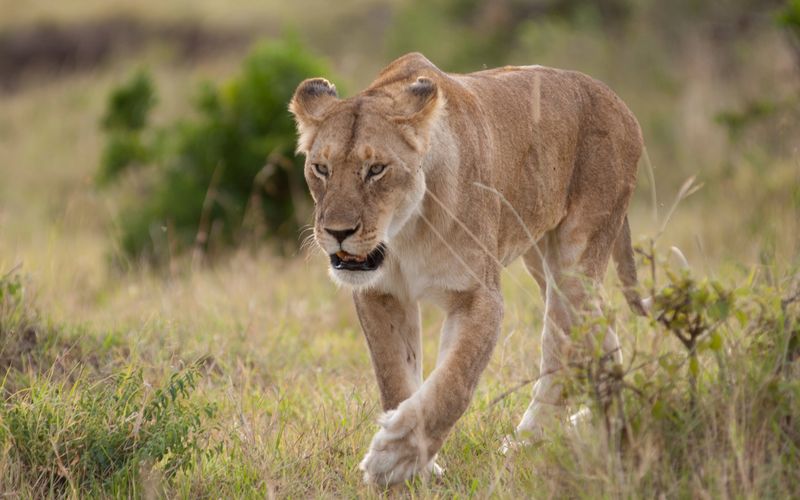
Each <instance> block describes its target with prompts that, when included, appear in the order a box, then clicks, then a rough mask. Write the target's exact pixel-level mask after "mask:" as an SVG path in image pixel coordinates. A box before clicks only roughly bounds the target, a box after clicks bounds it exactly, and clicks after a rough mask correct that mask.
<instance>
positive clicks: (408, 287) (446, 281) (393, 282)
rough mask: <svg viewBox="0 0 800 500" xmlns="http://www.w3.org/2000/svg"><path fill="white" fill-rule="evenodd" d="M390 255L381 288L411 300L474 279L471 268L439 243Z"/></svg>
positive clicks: (429, 296) (432, 295)
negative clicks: (438, 245)
mask: <svg viewBox="0 0 800 500" xmlns="http://www.w3.org/2000/svg"><path fill="white" fill-rule="evenodd" d="M445 250H447V249H446V248H445ZM392 257H393V258H392V259H391V265H390V269H389V272H387V273H386V274H385V275H384V279H383V280H382V281H383V283H382V288H384V289H385V291H387V292H389V293H392V294H397V295H404V296H407V297H408V298H410V299H411V300H421V299H435V298H436V297H437V296H438V295H440V294H441V293H443V292H447V291H455V290H466V289H468V288H469V287H470V286H471V284H473V283H475V276H474V274H475V272H474V270H472V269H471V268H469V267H468V266H467V265H466V262H463V263H462V262H461V259H459V258H456V257H454V256H453V254H452V252H450V251H445V252H443V251H442V248H441V247H438V248H437V247H426V246H420V247H417V248H409V249H403V251H400V252H396V253H395V254H394V255H393V256H392Z"/></svg>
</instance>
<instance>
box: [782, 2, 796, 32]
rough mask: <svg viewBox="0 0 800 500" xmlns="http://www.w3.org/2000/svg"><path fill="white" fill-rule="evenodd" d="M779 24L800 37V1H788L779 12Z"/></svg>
mask: <svg viewBox="0 0 800 500" xmlns="http://www.w3.org/2000/svg"><path fill="white" fill-rule="evenodd" d="M778 24H780V25H781V26H784V27H786V28H787V29H789V30H791V31H793V32H794V33H795V34H797V35H800V0H787V1H786V5H784V6H783V8H782V9H781V10H780V11H779V12H778Z"/></svg>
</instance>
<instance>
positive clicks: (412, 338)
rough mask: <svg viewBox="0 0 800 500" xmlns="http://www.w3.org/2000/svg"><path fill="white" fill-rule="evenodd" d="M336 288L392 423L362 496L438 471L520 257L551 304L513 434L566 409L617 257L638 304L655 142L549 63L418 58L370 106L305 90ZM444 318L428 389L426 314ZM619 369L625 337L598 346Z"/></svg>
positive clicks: (304, 117) (605, 97)
mask: <svg viewBox="0 0 800 500" xmlns="http://www.w3.org/2000/svg"><path fill="white" fill-rule="evenodd" d="M290 110H291V112H292V113H293V114H294V116H295V119H296V121H297V128H298V136H299V138H298V147H297V149H298V151H299V152H301V153H303V154H305V156H306V163H305V178H306V180H307V182H308V186H309V188H310V191H311V195H312V197H313V199H314V203H315V220H314V222H315V227H314V235H315V237H316V240H317V242H318V244H319V245H320V246H321V247H322V249H323V250H324V251H325V252H326V253H327V254H328V255H329V256H330V265H331V267H330V274H331V276H332V278H333V280H334V281H336V282H337V283H340V284H342V285H347V286H350V287H352V289H353V299H354V301H355V306H356V310H357V312H358V317H359V320H360V322H361V326H362V328H363V330H364V335H365V336H366V339H367V344H368V346H369V350H370V354H371V356H372V364H373V367H374V369H375V374H376V376H377V379H378V387H379V389H380V395H381V402H382V405H383V409H384V411H385V413H384V414H383V415H382V416H381V418H380V419H379V424H380V430H378V432H377V433H376V434H375V436H374V438H373V439H372V443H371V445H370V448H369V451H368V452H367V454H366V456H365V457H364V459H363V461H362V462H361V465H360V467H361V469H362V470H363V471H364V477H365V479H366V481H367V482H375V483H379V484H391V483H397V482H403V481H405V480H407V479H409V478H411V477H412V476H413V475H415V474H422V475H427V474H429V473H430V472H432V471H433V472H436V471H438V466H436V464H435V463H434V458H435V457H436V453H437V451H438V450H439V448H440V447H441V446H442V442H443V441H444V439H445V437H446V436H447V434H448V433H449V432H450V430H451V429H452V428H453V425H454V424H455V422H456V420H458V418H459V417H460V416H461V415H462V414H463V413H464V411H465V410H466V408H467V406H468V405H469V402H470V399H471V398H472V395H473V392H474V391H475V386H476V385H477V383H478V379H479V378H480V375H481V372H482V371H483V370H484V368H485V367H486V365H487V363H488V362H489V358H490V356H491V353H492V349H493V347H494V345H495V342H496V340H497V336H498V334H499V332H500V323H501V318H502V316H503V298H502V296H501V293H500V272H501V270H502V268H503V267H504V266H506V265H508V264H509V263H511V262H512V261H513V260H515V259H516V258H517V257H519V256H522V258H523V260H524V262H525V265H526V267H527V269H528V271H529V272H530V273H531V274H532V275H533V277H534V278H535V279H536V281H537V282H538V284H539V287H540V288H541V291H542V294H543V296H544V299H545V302H546V318H545V321H544V331H543V333H542V357H541V364H540V366H539V370H540V378H539V379H538V381H537V382H536V384H535V386H534V388H533V400H532V402H531V404H530V406H529V407H528V409H527V411H526V412H525V415H524V416H523V418H522V421H521V422H520V424H519V426H518V427H517V436H526V435H530V434H531V433H532V434H534V435H536V434H539V435H540V434H541V433H542V430H543V426H544V425H545V423H546V421H547V420H548V419H553V414H554V413H555V412H556V411H557V410H558V408H559V407H560V406H563V403H562V401H561V400H560V398H561V393H562V391H561V390H560V388H559V387H558V384H557V383H555V381H554V378H553V377H554V375H555V373H556V372H557V371H558V369H559V367H560V366H562V364H563V363H564V361H565V359H564V358H565V352H566V347H567V346H568V344H569V341H568V336H567V333H568V332H569V331H570V328H571V326H572V325H573V323H574V322H575V321H576V319H577V318H578V316H579V314H581V312H583V311H588V310H596V305H590V304H589V302H588V301H587V300H586V299H587V287H586V284H587V280H588V281H589V282H599V281H600V280H601V279H602V277H603V275H604V273H605V270H606V265H607V263H608V259H609V256H613V257H614V260H615V261H616V263H617V271H618V273H619V276H620V278H621V281H622V283H623V286H624V290H625V292H626V297H627V299H628V301H629V302H630V303H631V305H632V306H633V307H634V308H635V309H636V310H639V311H641V310H642V302H641V301H640V299H639V297H638V295H637V294H636V292H635V291H634V286H635V285H636V269H635V266H634V259H633V251H632V250H631V243H630V230H629V227H628V221H627V216H626V212H627V208H628V202H629V200H630V198H631V193H632V192H633V190H634V185H635V183H636V173H637V161H638V160H639V156H640V155H641V152H642V135H641V131H640V129H639V125H638V124H637V122H636V119H635V118H634V117H633V115H632V114H631V112H630V110H628V108H627V107H626V106H625V104H624V103H623V102H622V101H621V100H620V99H619V98H618V97H617V96H616V95H615V94H614V93H613V92H612V91H611V90H609V88H608V87H606V86H605V85H603V84H602V83H600V82H598V81H596V80H593V79H591V78H589V77H588V76H585V75H583V74H580V73H576V72H572V71H562V70H558V69H551V68H545V67H540V66H522V67H516V66H515V67H510V66H508V67H504V68H498V69H490V70H486V71H479V72H477V73H470V74H467V75H460V74H451V73H445V72H443V71H441V70H439V69H438V68H437V67H436V66H434V65H433V64H432V63H431V62H430V61H428V60H427V59H426V58H425V57H424V56H423V55H421V54H418V53H413V54H408V55H405V56H403V57H401V58H399V59H397V60H396V61H394V62H392V63H391V64H390V65H389V66H387V67H386V68H385V69H384V70H383V71H381V73H380V74H379V75H378V77H377V79H376V80H375V81H374V82H373V83H372V84H371V85H370V86H369V87H368V88H367V89H366V90H364V91H363V92H361V93H359V94H358V95H356V96H354V97H351V98H348V99H340V98H339V97H338V96H337V93H336V89H335V87H334V86H333V85H332V84H331V83H329V82H328V81H327V80H325V79H322V78H314V79H309V80H305V81H304V82H302V83H301V84H300V86H299V87H298V88H297V90H296V92H295V94H294V97H293V98H292V101H291V104H290ZM423 299H424V300H429V301H432V302H433V303H435V304H437V305H439V306H440V307H442V308H443V310H444V311H445V312H446V314H447V319H446V320H445V322H444V326H443V328H442V333H441V341H440V342H441V343H440V349H439V354H438V358H437V360H436V369H435V370H434V371H433V373H431V375H430V377H428V379H427V380H425V381H424V382H423V380H422V357H421V340H420V317H419V306H418V301H420V300H423ZM598 342H601V343H602V346H603V348H604V349H605V350H606V351H607V352H610V353H614V356H618V355H619V343H618V339H617V336H616V335H615V334H614V332H613V331H608V332H604V333H603V338H601V339H598Z"/></svg>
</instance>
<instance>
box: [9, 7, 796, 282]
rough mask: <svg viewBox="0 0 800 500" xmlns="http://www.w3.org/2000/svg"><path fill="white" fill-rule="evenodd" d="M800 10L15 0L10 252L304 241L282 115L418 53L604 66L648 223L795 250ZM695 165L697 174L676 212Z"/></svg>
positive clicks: (704, 247)
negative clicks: (627, 111)
mask: <svg viewBox="0 0 800 500" xmlns="http://www.w3.org/2000/svg"><path fill="white" fill-rule="evenodd" d="M799 5H800V4H798V2H797V1H788V2H787V1H786V0H766V1H764V0H762V1H756V0H726V1H723V2H701V1H696V0H678V1H675V2H669V3H668V4H667V3H664V2H657V1H654V0H600V1H586V0H527V1H523V0H497V1H479V0H433V1H422V0H402V1H401V0H343V1H340V2H337V3H336V6H335V7H332V6H331V5H330V4H329V2H322V1H314V0H308V1H300V2H288V3H287V2H262V1H259V2H254V1H245V2H239V3H237V5H236V7H235V8H233V7H231V6H229V5H227V4H225V3H223V2H215V1H211V0H201V1H193V2H154V1H149V0H146V1H137V2H121V1H116V2H99V1H92V0H77V1H74V2H69V3H68V4H67V3H52V2H43V1H40V2H26V3H24V4H20V3H19V2H12V1H6V0H3V1H2V2H0V9H1V11H2V16H0V99H1V101H0V102H2V106H1V107H0V152H1V154H0V169H2V171H1V173H2V176H3V179H4V180H3V182H2V184H0V228H1V229H2V233H3V234H2V241H0V252H2V253H0V256H2V260H3V262H4V264H6V265H9V263H13V262H15V261H16V260H20V259H23V258H27V259H35V258H36V256H37V255H40V254H41V253H42V252H46V253H50V254H53V253H55V254H57V255H58V256H57V257H55V258H56V259H58V258H64V257H65V258H68V259H69V260H70V267H74V266H80V265H82V264H81V262H84V263H85V264H84V265H86V266H87V270H88V269H91V270H92V274H96V273H98V272H99V271H98V268H97V265H98V264H100V263H104V264H109V266H108V269H110V270H111V271H110V272H116V271H119V270H123V271H124V270H125V269H128V270H129V269H131V268H132V267H136V268H138V267H139V266H140V265H141V264H147V265H156V266H161V265H162V264H165V263H167V264H171V265H173V266H174V265H175V262H176V259H180V258H182V257H184V256H188V257H186V258H187V259H190V260H191V261H192V263H193V264H195V265H196V264H198V263H200V262H206V261H207V260H209V259H213V258H214V256H216V255H218V254H220V253H225V252H227V251H228V250H230V249H231V248H235V247H240V248H241V247H243V246H248V247H250V248H253V247H258V248H263V246H264V245H265V244H266V245H267V246H268V247H269V248H270V250H271V251H274V252H277V253H278V254H282V255H297V249H298V245H299V242H300V238H301V235H300V230H301V229H302V228H303V226H304V225H305V224H307V223H308V222H310V212H309V200H308V195H307V194H306V189H305V185H304V183H303V179H302V173H301V169H300V166H301V164H302V159H299V158H295V157H294V154H293V149H294V132H293V127H292V122H291V120H290V117H289V115H288V113H287V112H286V102H287V101H288V99H289V97H290V96H291V92H292V91H293V89H294V88H295V86H296V84H297V82H298V81H300V80H301V79H302V78H305V77H308V76H318V75H324V76H326V77H328V78H329V79H331V80H333V81H334V82H335V83H336V84H337V85H338V87H339V88H340V91H341V93H342V94H343V95H352V94H353V93H355V92H357V91H358V90H359V89H361V88H363V87H364V86H365V85H366V84H368V83H369V81H370V80H371V78H372V77H373V76H374V75H375V74H376V72H377V71H378V70H379V69H380V68H381V67H383V66H384V65H386V64H387V63H388V62H390V61H391V60H392V59H394V58H395V57H397V56H399V55H401V54H403V53H405V52H408V51H421V52H423V53H424V54H425V55H426V56H427V57H428V58H429V59H431V60H432V61H433V62H434V63H435V64H437V65H438V66H439V67H440V68H442V69H444V70H448V71H456V72H469V71H473V70H479V69H481V68H486V67H493V66H500V65H504V64H542V65H550V66H556V67H561V68H567V69H575V70H579V71H583V72H586V73H588V74H590V75H592V76H594V77H596V78H599V79H601V80H603V81H605V82H606V83H607V84H608V85H610V86H611V87H612V88H613V89H614V90H615V91H616V92H617V93H619V94H620V96H621V97H622V98H623V99H624V100H625V101H626V102H627V103H628V104H629V106H630V107H631V108H632V109H633V111H634V113H635V114H636V115H637V117H638V118H639V121H640V123H641V125H642V128H643V130H644V135H645V140H646V145H647V158H646V159H645V161H643V166H642V170H641V175H640V184H641V186H640V189H639V191H638V193H637V198H636V200H635V201H634V203H633V206H632V219H633V224H634V234H635V235H639V236H653V235H655V234H659V232H660V230H661V229H665V233H664V235H662V237H663V239H664V241H666V242H667V243H668V244H669V245H673V244H674V245H677V246H679V247H680V248H681V249H682V250H683V252H684V253H685V254H686V255H687V256H688V257H689V260H690V262H692V265H704V264H703V263H708V262H709V261H712V262H717V261H727V260H737V261H739V262H741V263H743V264H752V263H755V262H759V261H763V262H765V261H766V260H769V259H770V258H772V257H774V256H778V257H780V258H781V259H790V260H791V259H796V258H797V254H798V245H800V243H799V241H800V238H798V222H797V221H798V218H799V217H798V215H800V187H798V185H799V184H800V173H799V172H800V167H798V161H800V160H798V155H797V148H798V141H797V138H798V137H800V133H799V132H800V106H798V103H800V99H799V97H798V96H799V95H800V93H799V89H800V39H799V38H798V33H800V31H799V30H800V28H799V27H798V26H799V20H800V6H799ZM690 177H696V181H695V185H698V186H701V188H700V189H699V190H698V191H696V192H695V193H694V194H692V196H691V197H689V198H688V199H687V200H685V201H683V202H682V203H681V204H680V206H679V208H678V209H677V210H676V211H675V212H674V213H673V214H672V216H671V220H670V223H669V224H668V225H666V226H665V227H663V228H662V225H663V222H664V220H665V219H666V215H667V213H669V211H670V207H671V206H672V204H673V202H674V200H675V197H676V195H677V194H678V189H679V187H680V186H681V185H682V184H683V183H684V181H686V180H687V179H688V178H690ZM104 267H105V266H104ZM173 270H174V269H173ZM102 272H106V271H102ZM87 279H91V278H87Z"/></svg>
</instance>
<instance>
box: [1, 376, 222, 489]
mask: <svg viewBox="0 0 800 500" xmlns="http://www.w3.org/2000/svg"><path fill="white" fill-rule="evenodd" d="M197 377H198V372H197V369H196V368H195V367H190V368H188V369H186V370H183V371H180V372H176V373H174V374H173V375H172V377H171V378H170V379H169V381H168V382H167V383H166V385H165V386H164V387H161V388H158V389H157V390H155V391H152V390H149V389H148V386H147V384H146V383H145V382H144V380H143V377H142V372H141V370H140V369H138V370H133V369H131V370H128V371H122V372H119V373H117V374H116V375H114V376H112V377H111V378H110V380H100V381H98V382H94V383H92V382H90V381H89V380H88V379H87V378H86V377H85V376H82V377H80V378H79V379H78V380H77V381H76V382H75V383H74V384H72V385H69V384H66V383H61V384H58V383H53V381H51V380H48V379H47V378H45V379H43V380H37V381H34V383H33V384H32V385H31V386H30V387H29V388H27V389H25V390H23V391H18V392H15V393H13V394H12V395H11V396H10V397H9V398H8V399H7V400H6V401H5V403H4V405H3V407H2V409H0V422H2V427H0V442H2V444H3V445H4V446H8V445H11V446H12V450H13V455H12V456H13V457H14V458H16V459H18V460H19V462H20V463H21V464H24V467H25V471H26V472H25V474H26V476H27V477H29V478H30V479H32V480H35V483H37V484H49V485H51V487H55V488H56V489H64V490H65V489H67V488H69V489H71V490H72V492H73V494H74V493H77V492H79V491H90V490H91V489H92V488H96V486H103V487H107V486H109V484H110V483H117V487H120V486H123V485H120V484H119V482H120V481H122V482H124V481H126V480H129V479H130V478H136V477H137V475H138V473H139V470H140V467H141V466H148V465H149V466H152V467H158V468H159V469H160V470H162V471H163V472H164V473H165V474H166V475H167V477H169V476H171V475H172V474H174V473H175V472H176V471H178V470H180V469H181V468H182V467H184V466H186V465H189V464H190V463H191V461H192V459H193V458H194V457H196V456H197V455H198V454H199V453H201V450H202V449H203V447H204V444H205V441H206V433H205V425H204V423H205V420H206V418H208V417H212V416H213V415H214V413H215V407H214V406H213V405H211V404H202V403H199V402H195V401H193V400H192V399H190V395H191V391H192V389H194V387H195V383H196V379H197Z"/></svg>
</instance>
